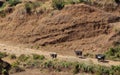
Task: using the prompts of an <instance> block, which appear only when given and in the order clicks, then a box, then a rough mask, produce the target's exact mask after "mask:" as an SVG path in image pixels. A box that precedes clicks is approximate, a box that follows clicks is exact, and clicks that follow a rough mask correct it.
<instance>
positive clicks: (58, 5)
mask: <svg viewBox="0 0 120 75" xmlns="http://www.w3.org/2000/svg"><path fill="white" fill-rule="evenodd" d="M64 5H65V2H64V0H52V7H53V8H54V9H58V10H61V9H62V8H63V7H64Z"/></svg>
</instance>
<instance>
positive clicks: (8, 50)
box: [0, 44, 120, 66]
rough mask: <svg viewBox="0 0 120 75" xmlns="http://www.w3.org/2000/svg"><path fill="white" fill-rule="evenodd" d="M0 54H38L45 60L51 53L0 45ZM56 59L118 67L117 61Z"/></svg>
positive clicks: (60, 57) (66, 57) (67, 57)
mask: <svg viewBox="0 0 120 75" xmlns="http://www.w3.org/2000/svg"><path fill="white" fill-rule="evenodd" d="M0 52H6V53H9V54H15V55H17V56H19V55H21V54H26V55H31V54H40V55H44V56H46V57H47V58H50V53H51V52H46V51H40V50H35V49H29V48H23V47H19V46H18V47H17V46H12V45H10V46H8V44H0ZM58 59H60V60H67V61H73V62H75V61H78V62H85V63H91V64H100V65H106V66H111V65H120V62H119V61H111V60H106V61H107V62H105V63H103V62H98V61H97V60H96V59H93V58H85V59H81V58H78V57H76V56H68V55H66V56H63V55H59V54H58Z"/></svg>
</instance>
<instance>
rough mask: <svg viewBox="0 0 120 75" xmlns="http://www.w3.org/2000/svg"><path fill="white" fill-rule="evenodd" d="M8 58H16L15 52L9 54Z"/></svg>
mask: <svg viewBox="0 0 120 75" xmlns="http://www.w3.org/2000/svg"><path fill="white" fill-rule="evenodd" d="M9 58H10V59H16V58H17V57H16V55H15V54H11V55H9Z"/></svg>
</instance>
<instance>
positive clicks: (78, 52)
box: [74, 50, 82, 57]
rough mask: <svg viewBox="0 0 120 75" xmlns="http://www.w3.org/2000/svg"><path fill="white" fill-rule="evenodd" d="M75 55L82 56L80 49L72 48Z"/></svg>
mask: <svg viewBox="0 0 120 75" xmlns="http://www.w3.org/2000/svg"><path fill="white" fill-rule="evenodd" d="M74 52H75V54H76V56H78V57H82V51H81V50H74Z"/></svg>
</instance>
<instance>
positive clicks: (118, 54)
mask: <svg viewBox="0 0 120 75" xmlns="http://www.w3.org/2000/svg"><path fill="white" fill-rule="evenodd" d="M105 55H106V57H107V58H108V59H111V60H119V61H120V46H118V47H114V48H110V49H109V50H108V51H107V52H106V53H105Z"/></svg>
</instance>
